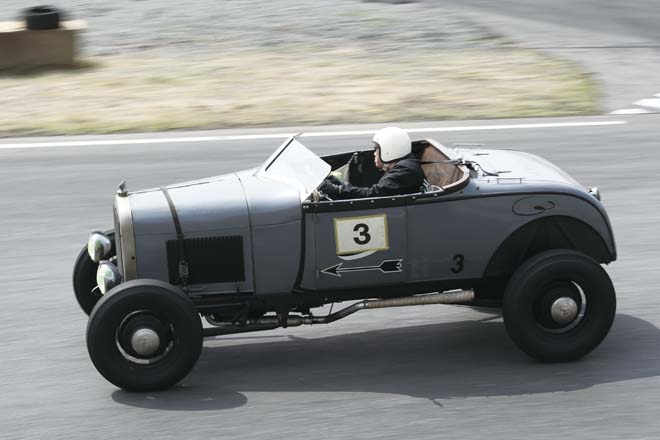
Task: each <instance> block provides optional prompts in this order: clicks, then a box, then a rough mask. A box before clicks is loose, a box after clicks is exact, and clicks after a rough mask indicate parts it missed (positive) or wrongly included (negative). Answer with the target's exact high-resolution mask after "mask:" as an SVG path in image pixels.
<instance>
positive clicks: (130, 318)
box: [87, 280, 202, 391]
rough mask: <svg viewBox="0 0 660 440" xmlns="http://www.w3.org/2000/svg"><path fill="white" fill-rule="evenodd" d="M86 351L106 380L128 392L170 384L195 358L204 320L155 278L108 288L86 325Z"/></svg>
mask: <svg viewBox="0 0 660 440" xmlns="http://www.w3.org/2000/svg"><path fill="white" fill-rule="evenodd" d="M87 350H88V352H89V356H90V358H91V359H92V362H93V363H94V366H95V367H96V369H97V370H98V371H99V373H101V375H102V376H103V377H105V378H106V379H107V380H108V381H109V382H111V383H113V384H114V385H116V386H118V387H120V388H123V389H125V390H128V391H150V390H160V389H165V388H169V387H171V386H172V385H174V384H176V383H177V382H179V381H180V380H181V379H183V378H184V377H185V376H186V375H188V373H189V372H190V371H191V370H192V368H193V367H194V366H195V364H196V363H197V359H198V358H199V355H200V353H201V350H202V324H201V321H200V318H199V314H198V313H197V310H196V309H195V306H194V305H193V303H192V301H190V299H189V298H188V297H187V296H186V295H185V294H184V293H183V292H181V291H180V290H179V289H177V288H176V287H174V286H172V285H170V284H167V283H164V282H162V281H157V280H134V281H128V282H126V283H124V284H120V285H119V286H117V287H115V288H114V289H112V290H110V291H109V292H108V293H107V294H106V295H105V296H103V298H102V299H101V300H100V301H99V302H98V304H97V305H96V306H95V307H94V310H93V311H92V314H91V315H90V317H89V323H88V325H87Z"/></svg>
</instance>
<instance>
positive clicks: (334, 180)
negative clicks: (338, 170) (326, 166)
mask: <svg viewBox="0 0 660 440" xmlns="http://www.w3.org/2000/svg"><path fill="white" fill-rule="evenodd" d="M325 180H326V181H329V182H330V183H332V184H334V185H341V183H342V182H341V179H340V178H339V177H337V176H335V175H334V174H332V173H331V174H330V175H329V176H328V177H326V178H325Z"/></svg>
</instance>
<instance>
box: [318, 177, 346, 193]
mask: <svg viewBox="0 0 660 440" xmlns="http://www.w3.org/2000/svg"><path fill="white" fill-rule="evenodd" d="M340 189H341V185H338V184H336V183H333V182H332V179H331V178H329V177H328V178H326V179H325V180H324V181H323V183H321V185H319V191H321V192H322V193H323V194H325V195H327V196H329V197H331V198H335V197H337V194H339V190H340Z"/></svg>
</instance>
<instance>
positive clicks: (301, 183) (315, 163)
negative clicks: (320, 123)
mask: <svg viewBox="0 0 660 440" xmlns="http://www.w3.org/2000/svg"><path fill="white" fill-rule="evenodd" d="M300 134H301V133H298V134H295V135H293V136H291V137H289V138H288V139H287V140H286V141H285V142H284V143H283V144H282V145H280V146H279V147H278V148H277V150H275V152H273V154H271V155H270V157H269V158H268V159H266V161H265V162H264V163H263V165H262V166H261V167H260V168H259V169H258V170H257V172H256V173H255V176H257V177H260V178H266V179H271V180H276V181H279V182H283V183H286V184H288V185H291V186H293V187H295V188H296V189H297V190H298V192H299V193H300V201H301V202H303V201H304V200H305V199H307V197H309V195H310V194H312V192H313V191H314V190H315V189H316V188H317V187H318V186H319V185H320V184H321V183H322V182H323V179H325V178H326V177H327V176H328V174H329V173H330V171H331V169H332V167H331V166H330V164H329V163H327V162H326V161H324V160H323V159H321V158H320V157H319V156H317V155H316V154H315V153H314V152H313V151H311V150H310V149H309V148H307V147H306V146H305V145H304V144H303V143H302V142H300V141H299V140H298V139H297V138H298V136H300ZM293 147H295V148H296V149H297V150H298V152H299V153H302V155H303V157H302V158H297V159H298V160H297V162H301V161H304V162H306V163H307V165H308V166H306V167H304V171H307V173H303V172H301V171H303V170H301V169H297V170H296V172H292V171H293V170H287V169H286V168H287V167H286V164H288V163H289V162H288V161H287V159H289V157H287V153H289V152H291V150H292V148H293ZM278 165H281V167H280V169H279V170H276V168H278ZM301 177H304V178H305V179H301Z"/></svg>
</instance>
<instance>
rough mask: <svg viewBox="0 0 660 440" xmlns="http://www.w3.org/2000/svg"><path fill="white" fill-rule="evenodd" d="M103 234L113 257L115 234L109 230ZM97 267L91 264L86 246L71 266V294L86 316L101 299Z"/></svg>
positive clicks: (95, 264) (96, 264) (93, 263)
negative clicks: (110, 244) (97, 282)
mask: <svg viewBox="0 0 660 440" xmlns="http://www.w3.org/2000/svg"><path fill="white" fill-rule="evenodd" d="M104 234H105V236H106V237H108V238H109V239H110V241H112V250H111V251H110V253H111V254H112V255H114V254H115V252H116V251H115V232H114V231H112V230H110V231H106V232H104ZM98 267H99V265H98V263H95V262H93V261H92V259H91V258H90V257H89V254H88V253H87V245H85V246H83V248H82V250H81V251H80V253H79V254H78V258H76V262H75V264H74V265H73V293H74V294H75V295H76V300H77V301H78V304H79V305H80V308H81V309H82V310H83V312H85V314H86V315H89V314H90V313H92V309H93V308H94V306H95V305H96V303H97V302H98V301H99V300H100V299H101V297H103V294H101V291H100V290H99V289H96V269H97V268H98Z"/></svg>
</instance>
